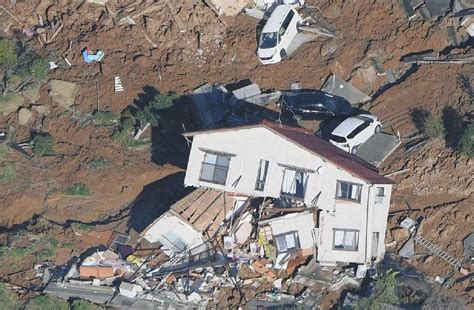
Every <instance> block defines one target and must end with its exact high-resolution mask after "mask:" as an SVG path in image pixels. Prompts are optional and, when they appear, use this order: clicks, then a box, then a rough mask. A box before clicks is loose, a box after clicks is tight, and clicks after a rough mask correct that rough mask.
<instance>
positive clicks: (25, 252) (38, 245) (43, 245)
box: [0, 234, 58, 264]
mask: <svg viewBox="0 0 474 310" xmlns="http://www.w3.org/2000/svg"><path fill="white" fill-rule="evenodd" d="M25 237H26V236H25ZM25 243H26V242H25ZM27 243H28V245H27V246H25V247H21V246H17V245H10V246H1V247H0V263H3V264H6V261H8V260H12V261H14V262H15V263H17V262H18V261H21V259H23V258H25V257H27V256H30V255H36V256H37V257H38V258H39V259H40V260H42V261H45V260H48V259H51V258H53V257H54V255H55V254H56V248H57V247H58V241H57V240H56V239H54V238H53V237H51V236H49V235H45V234H41V235H39V236H37V238H35V239H33V240H28V241H27Z"/></svg>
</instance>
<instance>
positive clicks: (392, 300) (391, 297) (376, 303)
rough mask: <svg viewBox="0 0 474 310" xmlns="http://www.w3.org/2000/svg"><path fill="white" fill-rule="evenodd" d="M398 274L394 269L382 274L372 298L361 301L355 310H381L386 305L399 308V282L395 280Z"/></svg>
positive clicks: (376, 282)
mask: <svg viewBox="0 0 474 310" xmlns="http://www.w3.org/2000/svg"><path fill="white" fill-rule="evenodd" d="M398 274H399V272H398V271H394V270H392V269H390V270H387V271H385V272H384V273H383V274H381V275H380V276H379V277H378V278H377V280H376V281H375V286H374V288H373V290H372V292H371V294H370V296H369V297H365V298H362V299H360V300H359V301H358V302H357V304H356V307H355V309H360V310H365V309H370V310H379V309H382V308H383V306H384V305H386V304H388V305H394V306H398V304H399V299H398V296H397V294H396V288H397V286H398V281H397V279H396V278H395V277H396V276H397V275H398Z"/></svg>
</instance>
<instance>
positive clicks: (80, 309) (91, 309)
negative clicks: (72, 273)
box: [71, 299, 105, 310]
mask: <svg viewBox="0 0 474 310" xmlns="http://www.w3.org/2000/svg"><path fill="white" fill-rule="evenodd" d="M101 309H105V308H104V307H101V306H97V305H95V304H93V303H91V302H88V301H86V300H80V299H76V300H74V301H73V302H72V305H71V310H101Z"/></svg>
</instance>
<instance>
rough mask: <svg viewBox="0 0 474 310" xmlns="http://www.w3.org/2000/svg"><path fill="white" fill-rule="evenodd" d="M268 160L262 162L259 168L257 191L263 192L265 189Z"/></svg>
mask: <svg viewBox="0 0 474 310" xmlns="http://www.w3.org/2000/svg"><path fill="white" fill-rule="evenodd" d="M268 164H269V163H268V160H264V159H262V160H260V166H259V167H258V173H257V182H256V184H255V190H257V191H263V190H264V189H265V180H266V179H267V172H268Z"/></svg>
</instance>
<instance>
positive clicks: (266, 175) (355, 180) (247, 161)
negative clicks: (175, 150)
mask: <svg viewBox="0 0 474 310" xmlns="http://www.w3.org/2000/svg"><path fill="white" fill-rule="evenodd" d="M185 136H186V137H187V138H192V148H191V153H190V156H189V161H188V167H187V170H186V177H185V181H184V182H185V186H194V187H203V188H212V189H214V190H218V191H223V192H227V193H235V194H238V195H242V196H248V197H254V198H256V197H263V198H274V199H276V200H279V199H280V200H282V201H284V202H285V203H286V204H287V206H288V205H291V206H293V207H296V208H307V209H308V211H311V212H313V213H314V214H315V216H314V218H315V220H314V221H313V223H314V226H313V227H311V228H312V236H310V238H312V240H313V247H314V248H315V249H316V251H317V260H318V261H319V262H320V263H321V264H328V265H334V264H336V263H338V262H340V263H357V264H369V263H371V262H372V261H380V260H381V259H382V258H383V256H384V254H385V245H384V236H385V231H386V226H387V216H388V210H389V205H390V195H391V189H392V183H393V182H392V181H391V180H390V179H388V178H386V177H384V176H382V175H380V174H379V173H378V171H377V168H376V167H374V166H372V165H370V164H368V163H366V162H364V161H363V160H361V159H359V158H357V157H355V156H353V155H351V154H349V153H346V152H344V151H342V150H340V149H338V148H337V147H334V146H332V145H330V144H329V143H328V142H326V141H324V140H322V139H321V138H319V137H317V136H315V135H314V134H313V133H311V132H308V131H306V130H304V129H302V128H296V127H290V126H285V125H281V124H275V123H271V122H268V121H264V122H262V123H260V124H256V125H248V126H241V127H234V128H222V129H211V130H203V131H197V132H190V133H186V134H185ZM294 220H295V221H297V219H294ZM289 221H291V218H290V219H289ZM285 233H287V234H288V236H290V234H291V236H292V238H293V239H292V240H289V239H291V238H289V237H288V238H286V237H285V240H289V241H288V242H289V243H291V244H292V248H291V249H290V250H296V249H299V248H300V246H301V244H302V242H301V240H302V239H303V238H304V240H307V238H308V236H301V235H299V234H295V233H294V231H291V229H290V230H289V231H287V232H285V231H280V232H279V233H278V234H280V235H281V234H283V235H285ZM278 234H276V235H278ZM300 234H301V233H300ZM275 246H276V248H277V252H280V251H281V250H282V249H281V247H283V245H282V244H279V242H276V244H275Z"/></svg>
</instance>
